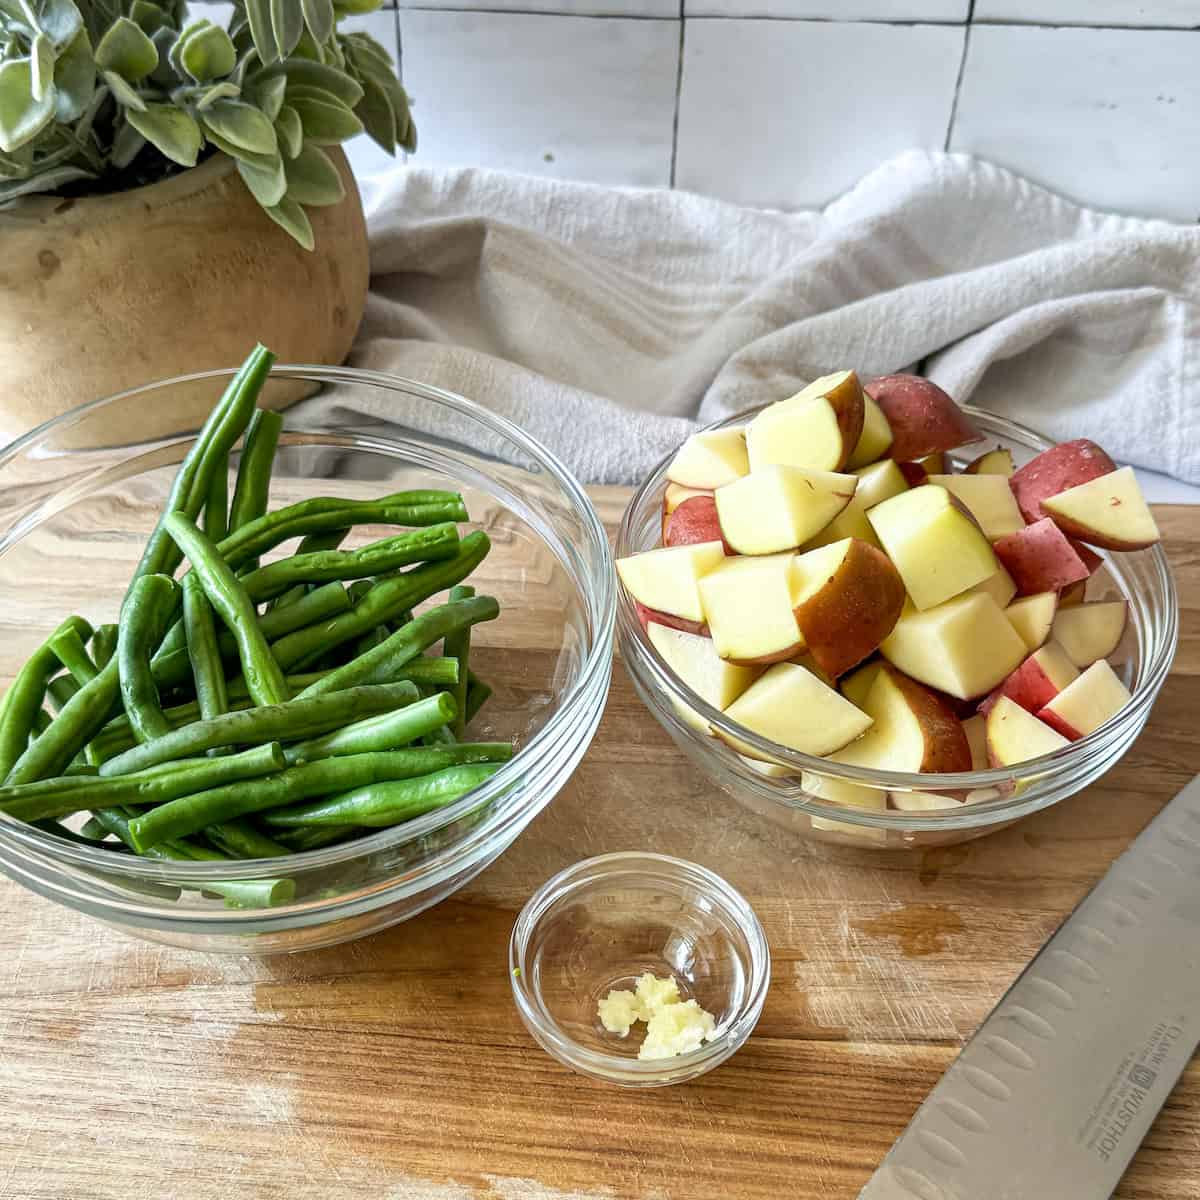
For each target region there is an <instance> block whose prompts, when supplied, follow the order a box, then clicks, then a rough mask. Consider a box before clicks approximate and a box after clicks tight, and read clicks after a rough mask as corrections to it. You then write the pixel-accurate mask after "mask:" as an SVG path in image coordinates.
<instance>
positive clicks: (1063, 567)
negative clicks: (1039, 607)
mask: <svg viewBox="0 0 1200 1200" xmlns="http://www.w3.org/2000/svg"><path fill="white" fill-rule="evenodd" d="M992 550H993V551H995V554H996V557H997V558H998V559H999V560H1000V562H1001V563H1002V564H1003V566H1004V567H1005V569H1006V570H1007V571H1008V573H1009V574H1010V575H1011V576H1012V577H1013V582H1014V583H1016V585H1017V593H1018V595H1021V596H1033V595H1036V594H1037V593H1038V592H1057V591H1059V590H1060V589H1062V588H1065V587H1067V586H1069V585H1070V584H1072V583H1077V582H1078V581H1079V580H1081V579H1086V578H1087V577H1088V574H1089V572H1088V569H1087V564H1086V563H1085V562H1084V561H1083V559H1081V558H1080V557H1079V555H1078V554H1077V553H1076V552H1075V547H1074V546H1072V545H1071V542H1070V539H1069V538H1068V537H1067V535H1066V534H1065V533H1063V531H1062V530H1061V529H1059V527H1058V526H1057V525H1055V523H1054V522H1053V521H1052V520H1050V518H1049V517H1043V518H1042V519H1041V520H1040V521H1035V522H1034V523H1033V524H1032V525H1026V526H1025V528H1024V529H1018V530H1017V532H1016V533H1010V534H1008V535H1006V536H1005V537H1002V538H997V539H996V541H995V542H993V543H992Z"/></svg>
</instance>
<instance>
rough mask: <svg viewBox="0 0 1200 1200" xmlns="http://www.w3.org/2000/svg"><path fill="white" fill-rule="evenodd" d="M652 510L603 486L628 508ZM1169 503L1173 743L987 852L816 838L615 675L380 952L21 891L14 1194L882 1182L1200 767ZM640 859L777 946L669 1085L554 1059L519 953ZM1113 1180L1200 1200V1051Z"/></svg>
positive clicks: (291, 1194)
mask: <svg viewBox="0 0 1200 1200" xmlns="http://www.w3.org/2000/svg"><path fill="white" fill-rule="evenodd" d="M623 498H624V496H623V493H621V492H619V491H617V490H615V489H607V490H603V491H601V492H599V493H598V499H599V501H600V503H601V506H602V509H603V511H604V515H605V516H606V518H609V519H615V517H616V516H617V515H618V514H619V511H620V507H621V504H622V503H623ZM1159 515H1160V517H1161V520H1162V524H1163V528H1164V530H1165V532H1166V535H1167V545H1168V550H1169V554H1170V557H1171V560H1172V563H1173V565H1174V568H1175V571H1176V577H1177V580H1178V584H1179V590H1180V596H1181V600H1182V605H1183V636H1182V641H1181V646H1180V652H1179V656H1178V658H1177V661H1176V664H1175V669H1174V672H1173V674H1172V676H1171V678H1170V679H1169V680H1168V682H1167V684H1166V686H1165V687H1164V689H1163V692H1162V695H1161V697H1160V699H1159V701H1158V705H1157V707H1156V708H1155V711H1154V714H1153V715H1152V717H1151V719H1150V723H1149V725H1148V727H1147V729H1146V731H1145V733H1144V734H1143V736H1142V738H1141V739H1140V741H1139V742H1138V744H1137V745H1136V746H1135V747H1134V748H1133V750H1132V751H1131V752H1130V753H1129V754H1128V755H1127V757H1126V758H1125V759H1124V761H1123V762H1122V763H1121V764H1120V765H1119V766H1118V767H1117V768H1115V769H1114V770H1113V771H1112V772H1110V774H1109V775H1107V776H1106V777H1105V778H1104V779H1103V780H1101V781H1100V782H1099V783H1098V784H1096V785H1095V786H1093V787H1092V788H1090V789H1089V790H1088V791H1087V792H1085V793H1083V794H1081V795H1078V796H1076V797H1074V798H1073V799H1071V800H1069V801H1067V802H1065V803H1063V804H1061V805H1059V806H1058V807H1056V808H1054V809H1052V810H1050V811H1047V812H1042V813H1038V814H1037V815H1035V816H1033V817H1031V818H1029V819H1028V820H1026V821H1025V822H1023V823H1022V824H1020V825H1018V826H1016V827H1014V828H1011V829H1008V830H1005V831H1003V832H1001V833H999V834H996V835H994V836H993V837H990V838H986V839H983V840H981V841H977V842H974V843H971V844H970V845H967V846H961V847H948V848H943V849H940V850H936V851H929V852H926V853H925V854H923V855H916V856H909V855H891V854H889V855H880V854H877V853H872V852H869V851H864V850H853V849H840V848H830V847H822V846H819V845H815V844H808V843H805V842H803V841H797V840H796V839H795V838H794V836H793V835H791V834H787V833H785V832H783V831H782V830H779V829H777V828H775V827H773V826H772V825H770V824H768V823H766V822H764V821H763V820H761V819H759V818H757V817H754V816H752V815H751V814H750V813H748V812H745V811H744V810H742V809H741V808H739V807H737V806H736V805H734V804H733V803H732V802H731V801H729V800H728V799H726V798H725V797H724V796H723V795H721V794H719V793H717V792H716V791H715V789H713V788H712V787H711V786H709V785H708V784H707V783H706V782H705V780H704V779H703V778H701V777H700V776H699V775H698V774H697V773H696V772H694V771H693V770H692V769H691V768H690V767H689V766H688V765H687V764H686V763H685V761H684V760H683V759H682V758H681V756H680V754H679V753H678V751H677V750H676V749H675V748H674V746H673V744H672V743H671V742H670V741H669V740H668V738H667V737H666V735H665V734H664V733H663V732H662V731H661V730H660V729H659V727H658V726H657V724H655V723H654V722H653V721H652V720H651V719H650V718H649V716H648V715H647V714H646V712H645V711H644V710H643V709H642V707H641V705H640V703H639V702H638V700H637V699H636V697H635V696H634V694H633V691H632V688H631V686H630V684H629V682H628V680H627V678H626V677H625V674H624V671H623V669H622V668H621V667H620V666H619V665H618V666H617V668H616V671H615V674H614V679H613V688H612V696H611V699H610V702H609V706H608V711H607V714H606V716H605V719H604V722H603V724H602V726H601V729H600V733H599V735H598V737H597V739H596V742H595V744H594V745H593V747H592V749H591V751H590V753H589V755H588V757H587V758H586V760H585V761H584V763H583V765H582V766H581V767H580V768H579V770H578V771H577V772H576V774H575V776H574V778H573V779H572V781H571V782H570V784H569V785H568V786H567V787H566V789H565V790H564V791H563V792H562V793H561V795H560V796H559V797H558V799H557V800H556V801H555V802H554V804H553V805H551V806H550V808H549V809H547V810H546V811H545V812H544V813H543V814H542V815H541V817H540V818H539V819H538V820H537V821H536V822H535V823H534V824H533V825H532V826H531V827H530V829H529V830H528V832H527V833H526V834H525V835H524V836H523V837H522V838H521V840H520V841H519V842H518V843H517V844H516V845H515V846H514V847H513V848H512V850H510V851H509V853H508V854H507V855H505V856H504V857H503V858H502V859H501V860H500V861H499V862H498V863H497V864H496V865H495V866H494V867H492V868H491V869H490V870H489V871H487V872H486V873H484V874H483V875H482V876H481V877H480V878H479V879H478V880H476V881H475V883H473V884H472V885H471V886H470V887H468V888H467V889H466V890H465V891H463V892H461V893H459V894H458V895H457V896H456V897H454V898H453V899H452V900H451V901H449V902H447V903H445V904H443V905H442V906H440V907H438V908H437V909H435V910H433V911H431V912H428V913H426V914H424V915H423V916H421V917H419V918H417V919H416V920H414V921H411V922H409V923H407V924H405V925H401V926H398V927H396V928H394V929H392V930H390V931H388V932H386V933H383V934H380V935H377V936H375V937H373V938H370V939H367V940H365V941H362V942H357V943H352V944H350V945H346V946H342V947H338V948H335V949H331V950H324V951H318V952H314V953H310V954H306V955H298V956H295V957H288V958H274V959H251V958H215V957H205V956H203V955H199V954H194V953H189V952H184V951H180V950H175V949H170V948H165V947H160V946H157V945H151V944H148V943H143V942H139V941H135V940H132V939H130V938H128V937H126V936H124V935H122V934H120V933H117V932H115V931H111V930H109V929H107V928H106V927H103V926H100V925H97V924H94V923H92V922H90V921H88V920H86V919H85V918H83V917H81V916H77V915H75V914H73V913H71V912H69V911H67V910H66V909H63V908H59V907H57V906H55V905H52V904H50V903H48V902H46V901H44V900H41V899H39V898H37V897H35V896H33V895H31V894H30V893H28V892H26V891H24V890H22V889H21V888H20V887H18V886H17V885H16V884H15V883H11V882H8V881H7V880H4V881H0V1200H33V1198H37V1200H118V1198H119V1200H128V1198H129V1197H136V1198H138V1200H159V1198H162V1200H174V1198H176V1197H187V1198H188V1200H229V1198H239V1200H242V1198H245V1200H257V1198H259V1197H262V1198H264V1200H265V1198H268V1197H272V1198H273V1197H284V1198H287V1200H474V1198H476V1197H481V1198H489V1200H563V1198H565V1197H571V1198H574V1200H585V1198H586V1200H626V1198H628V1200H675V1198H676V1197H679V1198H681V1200H682V1198H684V1197H686V1198H687V1200H720V1198H725V1197H730V1198H734V1200H766V1198H768V1197H770V1198H772V1200H774V1198H777V1197H780V1196H784V1195H786V1196H789V1197H792V1198H794V1200H825V1198H835V1197H836V1198H839V1200H840V1198H845V1200H853V1198H854V1197H856V1196H857V1195H858V1191H859V1188H860V1187H861V1186H862V1185H863V1183H864V1182H865V1181H866V1179H867V1178H868V1176H869V1175H870V1173H871V1172H872V1171H873V1169H874V1168H875V1166H876V1165H877V1163H878V1162H879V1160H880V1159H881V1158H882V1156H883V1154H884V1153H885V1152H886V1150H887V1148H888V1147H889V1146H890V1145H891V1143H892V1141H893V1140H894V1139H895V1138H896V1136H897V1135H898V1134H899V1133H900V1132H901V1130H902V1129H903V1128H904V1126H905V1124H906V1123H907V1121H908V1119H909V1118H910V1117H911V1116H912V1114H913V1112H914V1111H915V1109H916V1107H917V1106H918V1104H919V1103H920V1101H921V1100H922V1098H923V1097H924V1096H925V1095H926V1093H927V1092H928V1091H929V1089H930V1088H931V1087H932V1086H933V1084H934V1083H935V1082H936V1080H937V1078H938V1077H939V1075H940V1074H941V1072H942V1071H943V1070H944V1069H945V1067H946V1066H947V1065H948V1063H949V1062H950V1061H951V1060H952V1059H953V1057H954V1056H955V1054H956V1053H957V1051H958V1050H959V1048H960V1046H961V1045H962V1043H963V1041H964V1040H965V1039H966V1038H967V1037H968V1036H969V1035H970V1034H971V1033H972V1031H973V1030H974V1029H975V1028H976V1026H977V1025H978V1023H979V1022H980V1021H981V1020H982V1019H983V1017H984V1016H985V1015H986V1014H987V1012H988V1011H989V1010H990V1009H991V1007H992V1006H993V1005H994V1004H995V1002H996V1001H997V999H998V998H999V996H1000V995H1001V993H1002V992H1003V991H1004V989H1005V988H1006V987H1007V986H1008V984H1009V983H1010V982H1011V981H1012V979H1013V978H1014V976H1015V975H1016V974H1017V972H1018V971H1019V970H1020V969H1021V967H1022V966H1023V965H1024V964H1025V963H1026V962H1027V961H1028V960H1029V959H1030V957H1031V956H1032V955H1033V954H1034V953H1035V952H1036V950H1037V949H1038V947H1039V946H1040V945H1041V944H1042V942H1043V941H1044V940H1045V939H1046V937H1047V936H1048V935H1049V934H1050V933H1051V932H1052V931H1053V930H1054V928H1055V927H1056V925H1057V924H1058V923H1059V922H1060V921H1061V920H1062V918H1063V917H1064V916H1065V915H1066V914H1067V913H1068V912H1069V911H1070V909H1071V908H1072V906H1073V905H1074V904H1075V903H1076V902H1077V901H1078V900H1079V899H1080V897H1081V896H1082V895H1083V894H1084V893H1085V892H1086V891H1087V890H1088V889H1089V888H1090V887H1091V885H1092V884H1093V883H1095V882H1096V880H1097V879H1098V878H1099V877H1100V876H1101V875H1102V874H1103V873H1104V871H1105V870H1106V869H1107V867H1108V866H1109V864H1110V863H1111V862H1112V860H1113V859H1114V858H1115V857H1116V855H1117V854H1118V853H1119V852H1120V851H1121V850H1122V849H1124V847H1125V846H1126V845H1127V844H1128V843H1129V841H1130V839H1131V838H1132V837H1133V836H1134V835H1135V834H1136V833H1137V832H1138V831H1139V830H1140V829H1141V828H1142V827H1143V826H1144V825H1145V824H1146V822H1147V821H1148V820H1149V819H1150V818H1151V817H1152V816H1153V815H1154V813H1155V812H1157V811H1158V809H1159V808H1160V807H1161V805H1162V804H1163V803H1164V802H1165V801H1166V800H1168V799H1170V797H1171V796H1173V795H1174V794H1175V792H1176V791H1177V790H1178V789H1179V788H1180V787H1182V785H1183V784H1184V783H1186V782H1187V781H1188V780H1189V779H1190V778H1191V777H1192V776H1193V775H1194V774H1195V773H1196V772H1197V771H1200V738H1198V737H1197V713H1200V509H1195V508H1175V509H1161V510H1160V512H1159ZM628 848H651V849H655V850H661V851H664V852H667V853H672V854H678V855H682V856H684V857H687V858H691V859H695V860H696V861H699V862H701V863H705V864H706V865H709V866H711V867H713V868H714V869H716V870H718V871H719V872H720V873H722V874H723V875H724V876H725V877H726V878H728V879H729V880H730V882H732V883H733V884H734V885H735V886H736V887H738V888H740V889H741V890H742V891H743V892H744V893H745V894H746V895H747V896H748V897H749V899H750V900H751V901H752V903H753V904H754V906H755V908H756V909H757V911H758V913H759V915H760V917H761V919H762V921H763V923H764V925H765V927H766V929H767V932H768V935H769V938H770V941H771V948H772V952H773V955H774V970H773V978H772V985H771V992H770V995H769V997H768V999H767V1003H766V1009H765V1011H764V1014H763V1017H762V1020H761V1022H760V1024H759V1026H758V1029H757V1031H756V1032H755V1034H754V1036H753V1037H752V1038H751V1040H750V1041H749V1043H748V1044H747V1046H746V1047H745V1049H744V1050H743V1051H742V1052H741V1053H740V1054H738V1055H737V1056H736V1057H734V1058H733V1059H732V1060H731V1061H730V1062H729V1063H727V1064H726V1065H724V1066H723V1067H721V1068H720V1069H718V1070H717V1071H715V1072H713V1073H712V1074H710V1075H708V1076H706V1077H704V1078H703V1079H701V1080H699V1081H697V1082H695V1083H692V1084H689V1085H685V1086H681V1087H675V1088H667V1089H663V1090H659V1091H654V1092H646V1093H631V1092H627V1091H621V1090H618V1089H615V1088H613V1087H610V1086H606V1085H603V1084H600V1083H594V1082H591V1081H588V1080H586V1079H583V1078H581V1077H578V1076H574V1075H572V1074H570V1073H569V1072H568V1071H567V1070H565V1069H564V1068H562V1067H560V1066H559V1065H558V1064H557V1063H556V1062H555V1061H554V1060H552V1059H551V1058H549V1057H547V1056H546V1055H545V1054H544V1053H543V1052H542V1051H541V1050H540V1049H538V1047H537V1046H536V1045H535V1044H534V1043H533V1041H532V1040H531V1039H530V1037H529V1036H528V1035H527V1033H526V1032H525V1030H524V1028H523V1027H522V1025H521V1023H520V1021H519V1020H518V1018H517V1014H516V1011H515V1010H514V1008H513V1005H512V1003H511V999H510V994H509V981H508V977H507V968H506V955H507V942H508V935H509V932H510V930H511V927H512V923H513V920H514V918H515V916H516V914H517V912H518V910H519V909H520V907H521V905H522V904H523V903H524V901H525V900H526V898H527V897H528V896H529V894H530V892H531V891H532V890H533V889H534V888H536V887H537V886H538V885H539V884H540V883H542V882H543V881H544V880H545V879H546V878H547V877H548V876H549V875H550V874H552V873H553V872H555V871H557V870H559V869H560V868H562V867H564V866H566V865H567V864H569V863H571V862H573V861H575V860H577V859H579V858H582V857H585V856H587V855H591V854H596V853H602V852H605V851H611V850H621V849H628ZM1116 1195H1117V1196H1118V1197H1120V1198H1121V1200H1195V1197H1196V1196H1198V1195H1200V1066H1195V1065H1194V1066H1193V1067H1192V1068H1190V1069H1189V1071H1188V1072H1187V1074H1186V1076H1185V1078H1184V1079H1183V1081H1182V1082H1181V1084H1180V1086H1179V1087H1178V1088H1177V1089H1176V1091H1175V1093H1174V1094H1173V1095H1172V1097H1171V1098H1170V1099H1169V1100H1168V1102H1167V1104H1166V1107H1165V1108H1164V1110H1163V1112H1162V1113H1161V1115H1160V1116H1159V1118H1158V1120H1157V1122H1156V1123H1155V1125H1154V1128H1153V1129H1152V1131H1151V1133H1150V1136H1149V1137H1148V1138H1147V1140H1146V1142H1145V1144H1144V1145H1143V1147H1142V1149H1141V1151H1140V1152H1139V1154H1138V1156H1137V1159H1136V1160H1135V1162H1134V1165H1133V1167H1132V1168H1131V1170H1130V1171H1129V1173H1128V1175H1127V1177H1126V1179H1125V1180H1124V1181H1123V1183H1122V1184H1121V1186H1120V1188H1119V1189H1118V1191H1117V1193H1116ZM1028 1200H1041V1198H1038V1197H1029V1198H1028Z"/></svg>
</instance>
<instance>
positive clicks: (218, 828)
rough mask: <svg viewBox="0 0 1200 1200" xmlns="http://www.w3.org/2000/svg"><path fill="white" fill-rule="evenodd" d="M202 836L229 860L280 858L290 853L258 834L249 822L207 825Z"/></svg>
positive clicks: (273, 841) (262, 834)
mask: <svg viewBox="0 0 1200 1200" xmlns="http://www.w3.org/2000/svg"><path fill="white" fill-rule="evenodd" d="M204 836H205V837H206V838H208V840H209V841H210V842H212V844H213V845H214V846H215V847H216V848H217V849H218V850H220V851H222V853H224V854H228V855H229V857H230V858H282V857H283V856H284V855H285V854H290V853H291V851H290V850H289V849H288V848H287V846H281V845H280V844H279V843H278V842H277V841H275V840H274V839H273V838H269V837H267V835H266V834H265V833H260V832H259V831H258V830H257V829H255V828H254V826H253V825H251V824H250V822H249V821H241V820H233V821H226V822H225V823H224V824H223V825H209V826H208V828H207V829H205V830H204Z"/></svg>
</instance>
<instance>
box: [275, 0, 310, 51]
mask: <svg viewBox="0 0 1200 1200" xmlns="http://www.w3.org/2000/svg"><path fill="white" fill-rule="evenodd" d="M270 8H271V28H272V30H273V31H274V33H275V45H276V46H278V48H279V57H280V58H281V59H286V58H287V57H288V56H289V55H290V54H291V53H292V51H293V50H295V48H296V43H297V42H299V41H300V37H301V35H302V34H303V33H304V12H303V10H302V9H301V7H300V0H270Z"/></svg>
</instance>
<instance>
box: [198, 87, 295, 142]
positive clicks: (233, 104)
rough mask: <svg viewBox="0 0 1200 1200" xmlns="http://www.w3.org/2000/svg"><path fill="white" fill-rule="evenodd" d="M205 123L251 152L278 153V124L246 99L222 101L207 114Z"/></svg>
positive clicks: (226, 138)
mask: <svg viewBox="0 0 1200 1200" xmlns="http://www.w3.org/2000/svg"><path fill="white" fill-rule="evenodd" d="M204 125H205V127H206V128H207V129H212V130H213V131H215V132H216V133H218V134H220V135H221V137H223V138H224V139H225V140H226V141H227V142H232V143H233V144H234V145H235V146H240V147H241V148H242V149H243V150H249V151H250V153H251V154H278V153H279V142H278V141H277V140H276V137H275V127H274V126H273V125H272V124H271V122H270V121H268V120H267V117H266V114H265V113H263V112H261V111H260V110H259V109H257V108H255V107H254V105H252V104H247V103H245V101H243V100H218V101H217V102H216V103H215V104H214V105H212V107H211V108H209V109H208V110H207V111H206V112H205V114H204Z"/></svg>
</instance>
